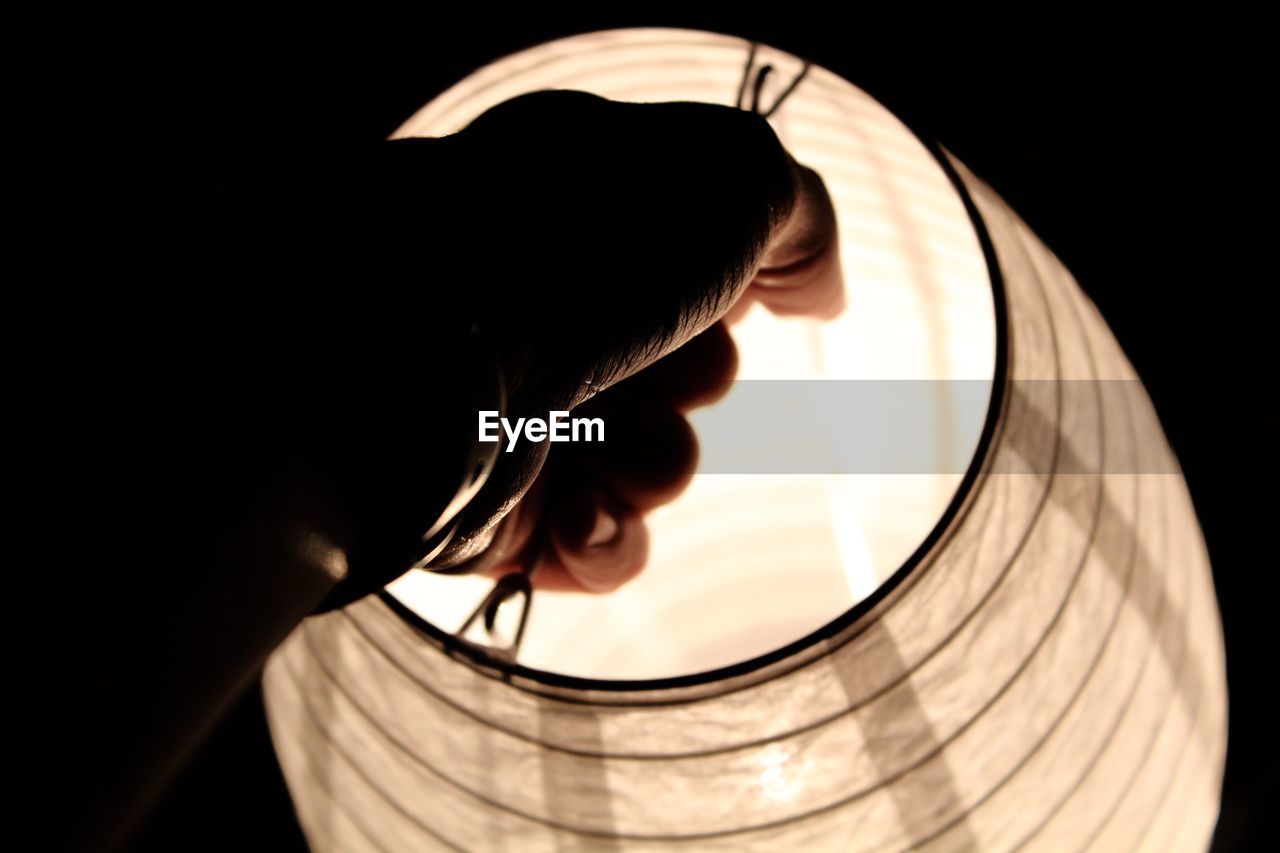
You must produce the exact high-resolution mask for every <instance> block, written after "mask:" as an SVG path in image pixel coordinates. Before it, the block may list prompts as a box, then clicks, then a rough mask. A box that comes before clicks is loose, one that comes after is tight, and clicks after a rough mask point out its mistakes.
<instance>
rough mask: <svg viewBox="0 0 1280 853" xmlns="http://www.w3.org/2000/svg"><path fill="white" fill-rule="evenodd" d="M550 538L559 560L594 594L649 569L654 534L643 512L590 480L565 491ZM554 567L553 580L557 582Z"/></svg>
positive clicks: (548, 580) (552, 525)
mask: <svg viewBox="0 0 1280 853" xmlns="http://www.w3.org/2000/svg"><path fill="white" fill-rule="evenodd" d="M548 538H549V542H550V544H551V547H552V548H553V549H554V550H555V558H556V563H555V565H558V566H560V567H563V568H564V570H565V572H567V574H568V575H569V577H570V578H571V579H572V580H573V581H576V582H577V583H579V584H581V586H582V587H583V588H584V589H586V590H587V591H589V592H597V593H599V592H611V591H612V590H614V589H617V588H618V587H619V586H621V585H622V584H624V583H626V582H627V581H628V580H630V579H631V578H633V577H635V576H636V575H637V574H638V573H639V572H640V570H641V569H642V568H644V561H645V558H646V557H647V556H648V551H649V534H648V530H647V529H646V528H645V525H644V520H643V519H642V518H641V517H640V514H639V513H638V512H636V511H635V510H633V509H631V508H630V507H627V506H625V505H624V504H622V503H620V502H619V501H617V500H616V499H614V498H612V497H610V496H608V495H606V494H605V493H604V492H602V491H601V490H599V489H596V488H594V487H592V486H590V485H587V484H586V483H579V484H576V485H575V486H574V487H571V488H568V489H565V490H564V491H563V492H561V494H560V495H559V496H558V499H557V502H556V506H555V507H554V508H553V510H552V516H551V519H550V526H549V529H548ZM557 580H562V581H563V580H565V579H564V578H557V573H556V572H555V571H554V570H552V571H551V572H550V573H549V575H548V578H547V583H554V582H556V581H557Z"/></svg>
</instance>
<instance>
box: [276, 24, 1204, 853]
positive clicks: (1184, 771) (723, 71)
mask: <svg viewBox="0 0 1280 853" xmlns="http://www.w3.org/2000/svg"><path fill="white" fill-rule="evenodd" d="M744 63H746V64H747V67H748V69H750V68H751V67H762V66H763V65H764V64H766V63H767V64H769V65H772V66H773V67H774V69H775V70H774V73H773V74H772V75H770V76H769V77H768V78H767V79H765V81H764V83H765V85H764V86H763V91H762V92H761V93H760V98H761V99H762V100H763V102H765V103H777V102H778V101H777V98H778V97H779V95H781V94H782V93H783V90H784V89H785V88H786V87H787V86H788V85H789V84H790V83H792V82H794V81H795V80H797V79H800V82H799V83H798V84H797V85H795V87H794V89H793V90H792V91H790V92H789V93H788V94H787V95H786V100H785V102H784V103H781V106H780V108H779V109H778V110H777V111H776V112H775V113H773V114H772V115H771V116H770V121H771V122H772V123H773V124H774V126H775V128H776V129H777V131H778V133H779V136H780V137H781V138H782V140H783V142H784V144H786V145H787V147H788V149H790V150H791V151H792V152H793V153H794V154H795V155H796V157H797V159H799V160H800V161H801V162H804V163H806V164H807V165H810V166H812V167H813V168H815V169H816V170H817V171H818V172H819V173H820V174H822V175H823V177H824V179H825V180H826V182H827V184H828V187H829V188H830V191H831V194H832V197H833V201H834V202H835V205H836V209H837V214H838V217H839V224H840V234H841V251H842V262H843V266H844V270H845V274H846V279H847V281H848V302H849V308H848V309H847V310H846V311H845V313H844V314H843V315H842V316H841V317H839V318H837V319H836V320H834V321H832V322H830V323H828V324H825V325H824V324H819V323H817V322H812V323H811V322H809V321H795V320H781V319H777V318H772V317H770V316H768V315H767V314H765V313H764V312H762V311H756V312H755V313H753V314H749V315H748V316H747V317H746V318H745V319H744V320H743V321H742V323H741V324H740V325H739V326H737V327H735V337H736V338H737V339H738V343H739V346H740V348H741V351H742V373H743V375H744V376H746V377H747V378H792V379H796V378H799V379H895V380H918V379H927V380H946V381H944V382H939V383H938V384H937V388H938V391H937V394H936V395H934V396H933V397H930V398H929V400H928V401H927V402H926V403H925V404H924V405H925V407H926V409H925V412H924V417H923V418H922V422H925V423H929V424H934V425H936V428H937V430H938V431H939V439H938V442H937V443H938V448H935V450H936V452H937V453H938V454H939V457H940V458H941V459H943V460H944V461H943V462H942V463H940V464H938V465H937V466H936V468H937V470H938V471H939V472H940V473H937V474H933V475H915V474H913V475H901V476H892V475H886V476H863V477H858V476H842V475H841V476H837V475H833V476H831V477H828V478H812V477H787V476H774V475H768V474H760V475H758V476H753V477H738V478H723V477H717V476H716V474H715V473H714V472H708V471H707V470H706V468H705V466H707V465H713V464H714V456H715V451H711V450H709V451H708V452H709V453H710V455H711V456H712V457H713V458H712V459H711V461H707V460H704V463H703V464H704V468H703V469H701V473H700V474H699V477H698V478H697V479H696V480H695V483H694V486H693V488H692V489H691V490H690V492H689V494H687V495H685V496H683V497H681V498H680V499H679V500H678V501H677V503H676V504H675V505H673V506H671V507H668V508H667V509H666V510H664V511H663V512H660V513H659V514H658V515H657V516H655V517H654V519H653V522H652V525H651V528H652V537H653V542H654V546H655V551H654V554H653V560H652V563H653V565H651V566H650V567H649V568H648V569H646V572H645V573H644V574H643V575H642V576H641V577H640V578H639V579H637V580H636V581H635V582H633V583H632V584H629V585H628V586H627V587H626V588H624V589H623V590H620V591H619V592H618V593H617V594H615V595H611V596H606V597H602V598H593V597H587V596H578V597H576V598H575V597H571V596H563V597H560V598H557V597H555V596H550V595H548V596H543V597H540V598H539V599H538V600H537V601H535V603H534V609H533V613H532V616H531V619H530V624H529V634H528V638H527V639H526V641H525V646H524V647H522V649H521V655H520V658H519V664H518V665H517V664H507V663H503V662H502V661H499V660H497V659H485V658H484V657H483V656H479V657H476V656H468V655H466V654H461V653H459V651H458V649H459V645H458V643H457V641H455V640H454V639H452V638H451V636H450V633H449V632H450V631H453V630H455V629H456V628H457V626H458V624H459V621H460V620H461V618H462V616H463V615H465V611H466V607H464V606H462V605H461V604H460V603H459V602H461V601H462V600H463V599H466V600H469V601H474V600H475V596H476V594H477V587H476V585H477V584H478V585H481V586H483V584H484V582H483V581H481V580H478V579H467V578H464V579H458V578H439V577H431V576H426V575H424V574H423V573H415V574H414V575H411V576H408V577H406V578H404V579H402V580H401V581H399V582H397V583H396V584H394V585H392V587H390V588H389V589H388V591H387V592H385V593H383V594H382V595H380V596H373V597H370V598H367V599H365V600H363V601H360V602H357V603H355V604H353V605H351V606H349V607H347V608H346V609H345V610H342V611H339V612H334V613H330V614H326V615H323V616H319V617H315V618H312V619H310V620H308V621H307V622H306V623H304V624H303V625H302V626H300V627H299V628H298V629H297V630H296V631H295V632H294V633H293V635H292V636H291V637H290V638H289V639H288V640H287V641H286V642H285V644H284V645H283V646H282V647H281V649H280V650H279V651H278V652H277V653H276V654H275V656H274V657H273V658H272V660H271V662H270V664H269V666H268V668H267V672H266V676H265V691H266V700H267V706H268V712H269V716H270V721H271V727H272V732H273V737H274V739H275V742H276V747H277V752H278V754H279V757H280V760H281V764H282V766H283V768H284V772H285V776H286V779H287V780H288V784H289V788H290V791H291V793H292V796H293V799H294V803H295V805H296V807H297V810H298V814H299V817H300V819H301V822H302V826H303V829H304V830H305V832H306V835H307V837H308V839H309V841H310V842H311V844H312V845H313V846H314V847H315V848H317V849H335V850H364V849H371V850H373V849H390V850H423V849H435V848H462V849H471V850H483V849H510V850H521V851H530V850H553V849H566V848H569V849H596V848H600V849H614V848H626V849H639V850H669V849H672V848H676V847H689V848H694V849H700V850H701V849H726V850H730V849H732V850H739V849H761V850H794V849H839V850H886V851H898V850H905V849H914V848H925V849H938V850H954V849H969V848H973V847H977V848H980V849H999V850H1004V849H1015V848H1018V849H1020V848H1022V847H1024V846H1025V847H1028V848H1033V849H1046V850H1064V849H1067V850H1075V849H1086V848H1088V849H1097V850H1128V849H1135V848H1140V849H1151V850H1181V849H1202V848H1203V847H1205V846H1206V845H1207V843H1208V839H1209V837H1210V834H1211V832H1212V829H1213V825H1214V821H1215V818H1216V815H1217V805H1218V796H1219V788H1220V782H1221V773H1222V765H1223V757H1224V750H1225V710H1226V689H1225V682H1224V663H1223V651H1222V641H1221V629H1220V626H1219V622H1218V615H1217V609H1216V603H1215V597H1214V591H1213V584H1212V579H1211V575H1210V571H1209V565H1208V562H1207V558H1206V554H1205V550H1204V545H1203V542H1202V540H1201V536H1200V533H1199V528H1198V526H1197V523H1196V519H1195V515H1194V513H1193V511H1192V507H1191V503H1190V500H1189V497H1188V494H1187V491H1186V486H1185V483H1184V481H1183V479H1182V477H1181V475H1180V473H1179V472H1178V469H1177V464H1176V462H1175V461H1174V459H1173V456H1172V453H1171V451H1170V450H1169V448H1168V446H1167V445H1166V444H1165V442H1164V439H1163V436H1162V434H1161V432H1160V429H1159V425H1158V423H1157V422H1156V420H1155V415H1154V412H1153V411H1152V410H1151V408H1150V404H1149V402H1148V401H1147V399H1146V397H1145V395H1144V394H1142V393H1140V386H1139V385H1138V384H1137V382H1136V377H1134V375H1133V373H1132V369H1131V367H1130V366H1129V364H1128V362H1127V361H1126V360H1125V358H1124V356H1123V354H1122V353H1121V351H1120V349H1119V347H1118V345H1117V344H1116V342H1115V340H1114V339H1113V337H1112V336H1111V333H1110V332H1109V330H1108V329H1107V327H1106V325H1105V323H1104V322H1103V320H1102V318H1101V317H1100V316H1099V315H1098V313H1097V311H1096V309H1095V308H1094V307H1093V305H1092V304H1091V303H1090V302H1089V301H1088V300H1087V299H1086V298H1085V297H1084V295H1083V294H1082V293H1081V291H1080V289H1079V288H1078V286H1077V285H1076V283H1075V282H1074V280H1073V279H1072V278H1071V276H1070V274H1069V273H1068V272H1067V271H1066V270H1065V269H1064V268H1063V267H1062V265H1061V264H1060V263H1059V262H1058V260H1057V259H1056V258H1055V257H1054V256H1053V255H1052V254H1051V253H1050V252H1049V251H1048V250H1047V249H1046V248H1045V247H1044V246H1043V245H1042V244H1041V243H1040V242H1039V241H1038V240H1037V239H1036V237H1035V236H1034V235H1033V234H1032V233H1031V232H1030V230H1029V229H1028V228H1027V227H1026V225H1025V224H1023V223H1022V222H1021V220H1019V219H1018V218H1017V216H1016V215H1015V214H1014V213H1013V212H1012V211H1011V210H1009V208H1008V207H1006V206H1005V205H1004V204H1003V203H1002V202H1001V200H1000V199H999V198H998V197H997V196H996V195H995V193H994V192H992V190H991V189H990V188H988V187H987V186H986V185H984V184H983V183H982V182H981V181H979V180H978V179H976V178H975V177H974V176H972V175H971V174H969V173H968V172H967V171H966V170H965V169H964V167H963V166H961V165H960V164H959V163H957V162H956V161H955V160H954V159H953V158H950V157H949V156H948V155H946V154H944V153H942V152H935V151H934V150H933V149H931V148H929V147H927V146H926V145H924V144H923V143H921V142H920V141H919V140H918V139H917V138H916V137H915V136H914V135H912V134H911V132H910V131H909V130H907V129H906V128H905V127H904V126H903V125H902V124H901V123H900V122H899V121H898V120H896V119H895V118H894V117H893V116H892V115H890V114H889V113H888V112H887V111H886V110H885V109H884V108H883V107H881V106H880V105H879V104H877V103H876V102H875V101H873V100H872V99H871V98H869V97H868V96H867V95H866V94H864V93H862V92H861V91H859V90H858V89H856V88H855V87H853V86H852V85H850V84H849V83H847V82H845V81H843V80H841V79H840V78H838V77H836V76H835V75H833V74H831V73H829V72H826V71H824V70H822V69H820V68H807V67H806V66H804V65H803V64H802V63H801V62H800V61H799V60H797V59H796V58H794V57H791V56H788V55H786V54H782V53H780V52H777V51H773V50H770V49H768V48H764V47H753V46H751V45H748V44H746V43H744V42H742V41H740V40H737V39H733V38H729V37H724V36H718V35H712V34H707V33H700V32H692V31H681V30H623V31H612V32H604V33H596V34H591V35H586V36H580V37H575V38H570V39H565V40H562V41H557V42H553V43H550V44H546V45H542V46H540V47H537V48H534V49H531V50H527V51H524V52H522V53H520V54H517V55H514V56H511V57H507V58H505V59H503V60H500V61H498V62H496V63H494V64H493V65H490V66H488V67H486V68H483V69H481V70H479V71H477V72H476V73H474V74H473V75H471V76H470V77H468V78H467V79H466V80H464V81H462V82H461V83H459V84H458V85H457V86H455V87H454V88H453V89H451V90H449V91H448V92H446V93H444V94H443V95H441V96H440V97H439V98H438V99H436V100H435V101H433V102H432V103H431V104H428V105H427V106H426V107H424V108H423V110H422V111H421V112H419V113H418V114H417V115H416V116H414V117H413V118H412V119H411V120H410V121H409V122H408V123H406V125H405V126H404V127H403V128H402V129H401V131H400V135H441V134H444V133H449V132H452V131H455V130H457V129H459V128H460V127H462V126H465V124H466V123H467V122H468V121H469V120H470V119H471V118H473V117H474V116H476V115H478V114H479V113H481V112H483V111H484V110H485V109H487V108H488V107H489V106H492V105H493V104H496V103H499V102H501V101H504V100H506V99H508V98H510V97H513V96H515V95H517V94H521V93H523V92H526V91H531V90H536V89H543V88H572V89H582V90H585V91H591V92H596V93H598V94H601V95H604V96H606V97H611V98H615V99H619V100H645V101H668V100H696V101H708V102H719V103H729V104H732V103H734V98H735V97H739V98H741V90H742V89H743V88H744V83H745V81H746V80H747V79H749V77H750V75H749V74H748V75H747V76H744V74H743V69H744ZM802 71H803V72H804V73H803V76H801V72H802ZM753 310H754V309H753ZM975 382H976V383H978V384H979V386H980V387H981V389H982V394H981V402H982V406H980V407H979V411H978V412H977V416H976V417H974V416H972V412H971V411H970V410H971V409H972V408H973V407H972V406H968V407H967V408H966V406H965V400H964V399H963V396H964V395H963V393H961V392H959V391H956V390H955V389H956V388H959V387H971V386H968V385H965V383H975ZM1112 387H1118V388H1128V389H1138V393H1123V394H1120V395H1118V396H1116V395H1111V394H1110V391H1108V390H1107V389H1110V388H1112ZM966 393H967V392H966ZM730 396H731V397H732V395H730ZM1108 396H1109V397H1111V398H1110V399H1107V400H1104V399H1102V398H1103V397H1108ZM724 405H727V406H732V405H733V404H732V400H731V399H730V400H728V401H727V402H726V403H725V404H724ZM715 408H716V407H713V409H712V410H710V411H708V412H707V413H705V414H703V415H699V416H698V417H704V418H709V419H714V417H715ZM966 413H969V414H968V415H966ZM694 422H695V425H698V423H699V421H698V420H697V418H695V421H694ZM948 459H950V460H955V459H959V460H961V461H962V462H963V464H961V465H958V466H950V465H948V464H946V463H945V460H948ZM726 507H729V508H733V509H734V511H733V512H727V510H726ZM711 508H714V509H715V512H713V511H712V509H711ZM725 516H728V517H730V518H731V522H726V526H725V527H724V528H723V530H721V529H718V528H716V527H715V526H714V519H715V518H718V517H725ZM726 590H728V591H729V593H728V595H727V597H726ZM468 596H470V598H469V599H468V598H467V597H468ZM710 601H719V602H722V603H723V606H722V607H721V608H719V609H716V608H712V607H708V606H707V605H706V603H705V602H710ZM682 606H683V607H685V609H684V610H681V607H682ZM690 613H694V614H697V615H696V618H695V617H691V616H690V615H689V614H690ZM673 614H674V615H673ZM450 620H453V621H452V622H451V621H450Z"/></svg>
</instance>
